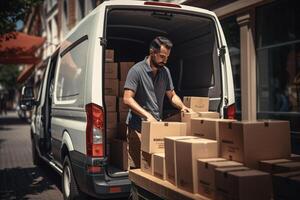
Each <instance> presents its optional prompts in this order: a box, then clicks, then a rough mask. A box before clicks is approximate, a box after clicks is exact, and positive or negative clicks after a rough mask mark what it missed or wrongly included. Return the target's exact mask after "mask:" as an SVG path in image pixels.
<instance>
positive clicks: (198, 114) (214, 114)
mask: <svg viewBox="0 0 300 200" xmlns="http://www.w3.org/2000/svg"><path fill="white" fill-rule="evenodd" d="M199 117H201V118H214V119H218V118H219V117H220V114H219V113H218V112H190V113H187V112H181V121H182V122H185V123H186V127H187V135H192V132H191V120H192V119H194V118H199Z"/></svg>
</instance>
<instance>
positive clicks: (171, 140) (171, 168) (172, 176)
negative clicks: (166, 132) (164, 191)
mask: <svg viewBox="0 0 300 200" xmlns="http://www.w3.org/2000/svg"><path fill="white" fill-rule="evenodd" d="M195 138H197V137H194V136H172V137H165V139H164V141H165V162H166V179H167V181H169V182H170V183H172V184H174V185H176V186H177V176H176V164H175V163H176V151H175V141H176V140H189V139H195Z"/></svg>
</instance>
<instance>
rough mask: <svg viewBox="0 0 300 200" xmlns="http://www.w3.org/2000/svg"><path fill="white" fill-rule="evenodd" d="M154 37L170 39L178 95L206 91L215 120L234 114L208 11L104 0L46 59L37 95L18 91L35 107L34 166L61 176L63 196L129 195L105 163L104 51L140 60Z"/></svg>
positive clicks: (123, 174) (216, 26)
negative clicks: (46, 167)
mask: <svg viewBox="0 0 300 200" xmlns="http://www.w3.org/2000/svg"><path fill="white" fill-rule="evenodd" d="M156 36H165V37H167V38H169V39H170V40H171V41H172V42H173V44H174V46H173V48H172V51H171V55H170V58H169V61H168V64H167V66H168V67H169V69H170V72H171V75H172V78H173V82H174V86H175V90H176V93H177V94H178V95H179V96H180V97H183V96H206V97H209V110H210V111H217V112H219V113H220V116H221V117H222V118H232V117H233V115H234V114H235V113H234V112H235V106H234V103H235V100H234V89H233V79H232V71H231V64H230V60H229V55H228V49H227V46H226V41H225V38H224V34H223V31H222V28H221V25H220V23H219V21H218V19H217V17H216V15H215V14H214V13H212V12H210V11H207V10H203V9H200V8H194V7H189V6H184V5H176V4H169V3H159V2H142V1H107V2H104V3H102V4H101V5H99V6H98V7H97V8H95V9H94V10H93V11H92V12H91V13H90V14H89V15H88V16H86V17H85V18H84V19H83V20H82V21H81V22H80V23H79V24H78V25H77V26H76V27H75V28H74V29H73V30H71V31H70V33H69V34H68V35H67V37H66V38H65V40H64V41H63V42H62V43H61V44H60V46H59V48H58V49H57V50H56V52H55V53H54V54H53V55H52V56H51V58H50V59H49V63H48V67H47V69H46V72H45V74H44V78H43V83H42V86H41V88H40V91H39V94H38V95H37V96H38V97H37V99H34V98H33V95H32V88H30V87H25V88H23V96H22V107H23V109H31V108H34V110H33V117H32V124H31V137H32V153H33V160H34V163H35V164H37V165H38V164H40V162H41V160H43V161H46V162H47V163H48V164H49V165H50V166H52V167H53V168H54V169H55V170H57V171H58V172H59V173H60V174H61V175H62V190H63V195H64V199H76V197H80V199H81V198H83V196H84V195H83V194H88V195H91V196H94V197H98V198H120V197H123V196H124V197H126V196H128V194H129V192H130V181H129V179H128V171H126V170H124V169H120V168H119V167H118V166H115V165H114V164H112V163H111V162H110V160H112V159H111V158H110V153H109V148H108V146H109V145H108V144H109V140H108V139H107V138H108V137H109V136H108V135H107V134H108V131H107V130H108V127H110V124H111V123H115V121H114V120H110V119H108V117H107V115H108V112H107V107H106V105H107V102H106V101H105V95H107V94H105V91H107V90H105V88H107V87H108V86H109V85H105V84H108V83H107V82H106V81H104V80H105V79H106V77H105V73H104V72H105V66H106V65H105V60H106V54H105V52H106V50H107V49H112V50H114V61H115V62H121V61H134V62H139V61H141V60H143V59H144V58H145V56H147V55H148V52H149V44H150V42H151V41H152V40H153V38H155V37H156ZM119 76H120V74H119ZM164 108H165V110H164V115H165V116H168V117H169V116H170V115H172V113H175V112H174V110H173V108H172V107H171V106H169V105H168V102H167V101H166V105H165V106H164ZM111 145H112V144H111ZM110 149H114V147H113V146H111V147H110ZM119 153H120V154H123V153H124V152H119ZM125 153H126V152H125ZM123 155H124V154H123Z"/></svg>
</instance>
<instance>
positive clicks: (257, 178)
mask: <svg viewBox="0 0 300 200" xmlns="http://www.w3.org/2000/svg"><path fill="white" fill-rule="evenodd" d="M218 172H219V171H218V170H216V186H217V194H216V199H240V200H253V199H255V200H264V199H271V195H272V182H271V176H270V174H269V173H265V172H262V171H258V170H241V171H229V172H226V173H222V174H221V175H218Z"/></svg>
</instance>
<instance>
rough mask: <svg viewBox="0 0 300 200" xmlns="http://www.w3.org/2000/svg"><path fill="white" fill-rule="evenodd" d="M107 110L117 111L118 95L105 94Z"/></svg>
mask: <svg viewBox="0 0 300 200" xmlns="http://www.w3.org/2000/svg"><path fill="white" fill-rule="evenodd" d="M105 105H106V111H109V112H115V111H116V97H115V96H105Z"/></svg>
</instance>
